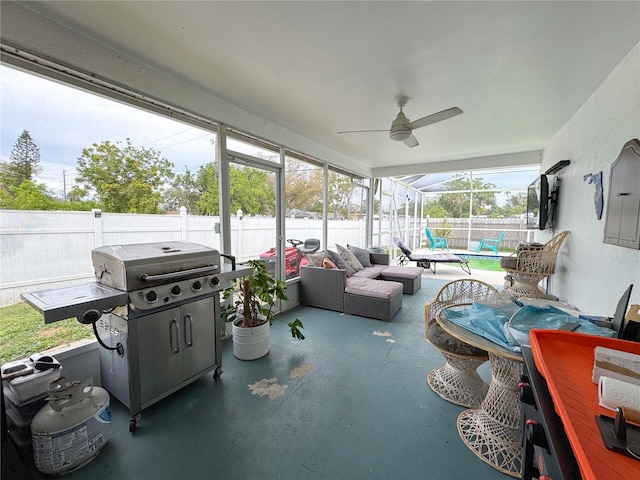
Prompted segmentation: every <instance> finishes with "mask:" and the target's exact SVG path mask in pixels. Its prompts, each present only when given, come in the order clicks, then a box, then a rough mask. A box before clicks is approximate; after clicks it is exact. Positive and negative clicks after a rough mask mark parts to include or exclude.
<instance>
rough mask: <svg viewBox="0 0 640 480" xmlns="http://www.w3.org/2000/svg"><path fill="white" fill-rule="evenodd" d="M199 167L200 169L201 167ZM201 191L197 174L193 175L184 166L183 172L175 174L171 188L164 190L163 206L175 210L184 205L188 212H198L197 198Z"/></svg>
mask: <svg viewBox="0 0 640 480" xmlns="http://www.w3.org/2000/svg"><path fill="white" fill-rule="evenodd" d="M208 165H213V164H208ZM200 168H201V169H202V168H203V167H200ZM201 191H202V190H201V189H200V188H199V185H198V175H197V174H195V175H194V174H193V173H191V170H189V168H185V172H184V174H183V175H180V174H178V175H176V176H175V178H174V179H173V183H172V184H171V188H169V189H168V190H167V191H166V192H165V195H164V203H165V206H166V208H167V210H169V211H177V210H178V209H179V208H180V207H185V208H186V209H187V213H189V214H195V213H198V200H199V199H200V196H201ZM217 191H218V189H217V186H216V192H217Z"/></svg>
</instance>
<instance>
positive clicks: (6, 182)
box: [0, 130, 40, 196]
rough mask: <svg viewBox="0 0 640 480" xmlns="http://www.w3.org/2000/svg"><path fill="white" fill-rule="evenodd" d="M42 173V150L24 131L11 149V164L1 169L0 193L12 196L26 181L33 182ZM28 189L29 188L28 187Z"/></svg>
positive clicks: (6, 164)
mask: <svg viewBox="0 0 640 480" xmlns="http://www.w3.org/2000/svg"><path fill="white" fill-rule="evenodd" d="M38 173H40V149H39V148H38V145H36V143H35V141H34V140H33V138H31V134H30V133H29V132H28V131H27V130H23V131H22V133H21V134H20V136H19V137H18V139H17V140H16V143H14V144H13V147H12V148H11V153H10V154H9V163H4V162H3V163H2V168H0V192H2V193H3V194H4V195H8V196H11V195H13V194H14V193H15V192H14V191H15V189H16V188H18V187H19V186H20V184H22V182H24V181H25V180H29V181H32V180H33V177H34V175H37V174H38ZM27 188H29V187H28V186H27Z"/></svg>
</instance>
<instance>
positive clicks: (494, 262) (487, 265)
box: [460, 255, 504, 272]
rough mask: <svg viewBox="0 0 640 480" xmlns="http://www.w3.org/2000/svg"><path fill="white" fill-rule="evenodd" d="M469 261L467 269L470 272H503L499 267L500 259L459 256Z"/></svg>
mask: <svg viewBox="0 0 640 480" xmlns="http://www.w3.org/2000/svg"><path fill="white" fill-rule="evenodd" d="M460 256H461V257H462V258H465V259H467V260H468V261H469V268H471V269H472V270H490V271H492V272H500V271H502V270H504V269H503V268H502V267H501V266H500V259H499V258H497V257H480V256H477V255H460Z"/></svg>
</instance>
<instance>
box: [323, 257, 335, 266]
mask: <svg viewBox="0 0 640 480" xmlns="http://www.w3.org/2000/svg"><path fill="white" fill-rule="evenodd" d="M322 266H323V267H324V268H338V267H337V266H336V264H335V263H333V262H332V261H331V260H329V259H328V258H325V259H324V260H323V261H322Z"/></svg>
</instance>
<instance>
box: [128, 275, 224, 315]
mask: <svg viewBox="0 0 640 480" xmlns="http://www.w3.org/2000/svg"><path fill="white" fill-rule="evenodd" d="M222 285H223V283H222V282H221V281H220V279H219V278H218V276H217V275H207V276H204V277H198V278H190V279H188V280H181V281H179V282H171V283H167V284H165V285H156V286H154V287H149V288H143V289H140V290H136V291H133V292H129V306H130V307H131V309H132V310H137V311H140V310H142V311H144V310H152V309H154V308H159V307H165V306H167V305H171V304H175V303H181V302H184V301H187V300H191V299H193V298H196V297H200V296H202V295H213V294H214V293H217V292H219V291H220V290H222Z"/></svg>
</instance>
